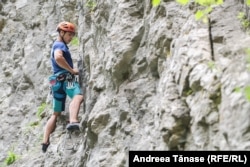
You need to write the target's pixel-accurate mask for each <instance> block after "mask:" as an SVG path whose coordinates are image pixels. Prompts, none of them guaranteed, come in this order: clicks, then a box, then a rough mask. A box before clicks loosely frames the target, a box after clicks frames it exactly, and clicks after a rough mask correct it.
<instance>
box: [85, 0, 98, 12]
mask: <svg viewBox="0 0 250 167" xmlns="http://www.w3.org/2000/svg"><path fill="white" fill-rule="evenodd" d="M86 7H88V8H89V10H90V11H93V10H94V9H95V7H96V1H95V0H87V2H86Z"/></svg>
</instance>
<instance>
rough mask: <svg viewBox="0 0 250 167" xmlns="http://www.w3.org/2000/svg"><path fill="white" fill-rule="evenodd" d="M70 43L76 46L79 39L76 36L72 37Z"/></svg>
mask: <svg viewBox="0 0 250 167" xmlns="http://www.w3.org/2000/svg"><path fill="white" fill-rule="evenodd" d="M70 43H71V44H72V45H73V46H78V45H79V39H78V38H77V37H74V38H73V39H72V41H71V42H70Z"/></svg>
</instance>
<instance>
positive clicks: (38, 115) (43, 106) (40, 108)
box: [36, 103, 47, 119]
mask: <svg viewBox="0 0 250 167" xmlns="http://www.w3.org/2000/svg"><path fill="white" fill-rule="evenodd" d="M46 106H47V104H46V103H42V104H41V105H40V106H39V107H38V109H37V112H36V116H37V117H38V118H39V119H42V114H43V112H44V110H45V108H46Z"/></svg>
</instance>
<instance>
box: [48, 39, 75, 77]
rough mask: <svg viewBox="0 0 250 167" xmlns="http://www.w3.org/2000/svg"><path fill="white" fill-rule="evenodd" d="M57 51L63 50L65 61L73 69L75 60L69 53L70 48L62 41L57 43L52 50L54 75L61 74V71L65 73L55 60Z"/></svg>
mask: <svg viewBox="0 0 250 167" xmlns="http://www.w3.org/2000/svg"><path fill="white" fill-rule="evenodd" d="M55 50H61V51H62V52H63V57H64V58H65V60H66V61H67V62H68V64H69V65H70V67H71V68H73V60H72V58H71V54H70V52H69V48H68V46H67V45H66V44H65V43H63V42H60V41H55V42H54V43H53V46H52V49H51V63H52V70H53V72H54V74H56V73H58V72H60V71H65V69H64V68H62V67H60V66H59V65H58V64H57V63H56V60H55V57H54V53H55Z"/></svg>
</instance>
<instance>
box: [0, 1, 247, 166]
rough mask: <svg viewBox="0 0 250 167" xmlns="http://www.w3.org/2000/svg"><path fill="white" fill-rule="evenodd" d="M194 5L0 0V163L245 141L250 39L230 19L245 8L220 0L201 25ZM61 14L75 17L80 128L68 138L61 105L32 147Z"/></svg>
mask: <svg viewBox="0 0 250 167" xmlns="http://www.w3.org/2000/svg"><path fill="white" fill-rule="evenodd" d="M196 8H197V6H195V5H194V4H192V3H191V4H190V5H188V6H187V7H183V6H180V5H178V4H177V3H176V2H175V1H171V0H163V1H162V2H161V5H160V6H158V7H154V8H153V7H152V6H151V3H150V0H146V1H144V0H137V1H127V0H113V1H111V0H100V1H95V0H88V1H87V0H83V1H82V0H81V1H80V0H77V1H72V0H62V1H45V0H39V1H35V0H30V1H27V0H18V1H15V0H12V1H3V0H2V1H1V2H0V12H1V15H0V39H1V43H0V48H1V49H0V60H1V66H0V78H1V80H0V83H1V87H0V118H1V126H0V141H1V142H0V150H1V154H0V165H2V164H3V163H4V161H5V160H6V157H8V152H11V153H14V154H15V155H17V160H16V161H15V162H14V163H13V164H11V165H10V166H13V167H14V166H15V167H29V166H41V167H42V166H46V167H50V166H51V167H55V166H58V167H61V166H67V167H71V166H72V167H73V166H74V167H82V166H87V167H99V166H100V167H101V166H102V167H108V166H119V167H123V166H128V151H129V150H250V112H249V110H250V102H249V96H250V95H249V85H250V76H249V74H250V73H249V63H250V62H249V56H250V55H249V54H248V53H247V52H246V51H245V50H246V49H248V48H249V44H250V37H249V35H248V33H246V31H247V30H246V29H244V27H243V26H242V23H241V20H240V19H239V18H237V16H238V14H239V12H244V13H249V12H248V11H249V9H248V8H247V7H246V6H244V5H243V4H242V2H238V1H235V0H228V1H226V2H224V4H223V5H221V6H219V7H216V8H214V9H213V11H212V13H211V20H210V24H206V23H203V22H200V21H196V20H195V18H194V11H195V10H196ZM248 17H249V16H248V15H247V17H246V18H248ZM62 20H67V21H71V22H73V23H75V24H76V25H77V26H78V34H77V37H78V40H79V44H78V45H74V44H70V46H69V47H70V49H71V52H72V53H73V55H74V59H75V62H77V60H78V59H79V58H81V59H83V60H84V63H83V64H81V65H82V66H84V69H85V75H84V78H83V81H84V82H83V85H82V86H83V88H84V89H85V92H86V93H85V104H84V105H83V107H82V110H81V112H80V115H79V116H80V117H81V120H82V121H81V124H82V127H83V128H82V133H81V134H80V135H79V136H78V137H76V136H73V137H72V139H71V140H73V141H71V140H70V139H68V138H67V137H68V134H66V133H65V124H66V120H65V119H67V111H65V113H63V115H62V118H61V119H60V120H58V126H57V129H56V130H55V132H54V133H53V134H52V136H51V146H50V147H49V149H48V152H47V153H46V154H43V153H42V152H41V145H40V144H41V142H42V135H43V130H44V129H43V128H44V125H45V123H46V121H47V119H48V118H49V116H50V113H51V112H52V110H51V104H50V103H49V102H50V100H49V98H48V96H47V95H48V93H49V89H48V80H47V79H48V76H49V75H50V73H51V72H50V71H51V67H50V60H49V57H50V47H51V45H52V43H53V40H55V39H56V35H57V34H56V32H55V27H56V25H57V24H58V23H59V22H60V21H62ZM245 21H246V20H245ZM208 25H210V27H211V31H209V26H208ZM210 33H211V36H210ZM70 143H71V144H70ZM72 143H74V144H72ZM66 145H70V146H69V147H70V149H68V148H66ZM1 163H2V164H1Z"/></svg>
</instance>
